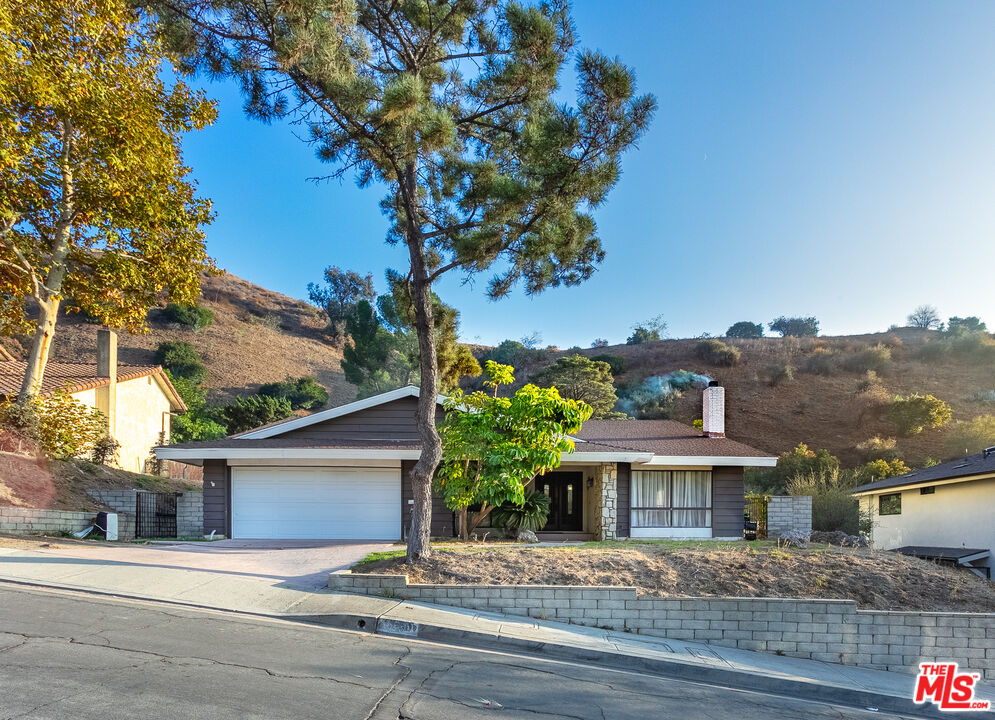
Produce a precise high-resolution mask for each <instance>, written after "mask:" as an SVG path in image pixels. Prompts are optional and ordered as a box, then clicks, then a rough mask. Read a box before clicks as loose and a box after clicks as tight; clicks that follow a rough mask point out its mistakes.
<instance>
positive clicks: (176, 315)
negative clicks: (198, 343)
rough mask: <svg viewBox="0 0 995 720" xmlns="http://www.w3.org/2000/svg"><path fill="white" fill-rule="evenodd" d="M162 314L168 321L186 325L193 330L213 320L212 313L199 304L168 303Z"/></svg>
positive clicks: (203, 326)
mask: <svg viewBox="0 0 995 720" xmlns="http://www.w3.org/2000/svg"><path fill="white" fill-rule="evenodd" d="M163 314H164V315H165V316H166V319H167V320H169V321H170V322H174V323H179V324H180V325H186V326H187V327H191V328H193V329H194V330H200V329H201V328H205V327H207V326H208V325H210V324H211V323H212V322H214V313H212V312H211V311H210V310H208V309H207V308H205V307H201V306H200V305H181V304H179V303H169V304H168V305H166V309H165V310H164V311H163Z"/></svg>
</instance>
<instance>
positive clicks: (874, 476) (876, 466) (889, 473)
mask: <svg viewBox="0 0 995 720" xmlns="http://www.w3.org/2000/svg"><path fill="white" fill-rule="evenodd" d="M909 472H912V468H910V467H909V466H908V465H906V464H905V463H904V462H902V461H901V460H899V459H898V458H892V459H891V460H885V459H884V458H879V459H877V460H871V461H870V462H868V463H865V464H864V465H863V466H862V467H861V468H860V469H859V470H857V478H858V479H859V481H860V482H861V483H869V482H874V481H875V480H887V479H888V478H893V477H898V476H899V475H904V474H905V473H909Z"/></svg>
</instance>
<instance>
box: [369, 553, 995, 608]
mask: <svg viewBox="0 0 995 720" xmlns="http://www.w3.org/2000/svg"><path fill="white" fill-rule="evenodd" d="M621 545H622V544H620V543H603V544H590V545H589V546H587V547H563V548H555V547H554V548H549V547H542V548H515V549H510V548H496V547H491V548H486V547H485V548H481V547H476V548H474V547H470V548H455V547H450V548H448V549H443V548H440V549H439V550H438V551H436V552H435V553H434V554H433V556H432V558H431V559H429V560H427V561H423V562H420V563H418V564H417V565H415V566H408V565H406V564H405V563H404V558H403V557H383V556H381V559H371V560H372V562H364V563H362V565H361V566H360V567H358V568H356V570H357V571H358V572H386V573H398V574H407V575H408V576H409V578H410V580H411V582H421V583H443V584H469V585H493V584H500V585H505V584H527V585H624V586H635V587H636V588H637V589H638V591H639V592H640V593H642V594H646V595H652V596H659V597H682V596H720V597H808V598H833V599H847V600H854V601H855V602H856V603H857V605H858V606H859V607H862V608H873V609H878V610H930V611H941V610H944V611H958V612H995V584H993V583H991V582H987V581H984V580H981V579H980V578H977V577H976V576H974V575H972V574H970V573H969V572H967V571H965V570H954V569H952V568H949V567H946V566H942V565H938V564H936V563H932V562H927V561H925V560H919V559H916V558H908V557H905V556H902V555H898V554H896V553H890V552H880V551H873V550H866V549H864V550H855V549H841V548H828V547H822V548H818V549H810V550H790V551H789V550H781V549H778V548H776V547H773V546H770V545H765V546H760V547H759V549H754V548H753V547H751V546H749V545H745V544H739V545H727V546H722V545H719V544H706V543H702V544H701V545H700V546H699V547H698V548H697V549H696V548H695V547H693V546H688V545H686V544H685V545H683V546H682V545H680V544H677V545H676V546H675V545H674V544H670V543H626V544H625V545H628V546H629V547H622V546H621Z"/></svg>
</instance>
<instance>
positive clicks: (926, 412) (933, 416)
mask: <svg viewBox="0 0 995 720" xmlns="http://www.w3.org/2000/svg"><path fill="white" fill-rule="evenodd" d="M952 416H953V413H952V412H951V410H950V406H949V405H947V404H946V403H945V402H943V401H942V400H940V399H939V398H938V397H936V396H935V395H920V394H919V393H912V394H911V395H906V396H905V397H902V396H901V395H896V396H895V398H894V399H893V400H892V401H891V406H890V407H889V408H888V418H889V419H890V420H891V422H893V423H894V424H895V427H896V428H897V430H898V432H899V434H900V435H903V436H904V437H911V436H913V435H918V434H919V433H921V432H922V431H923V430H928V429H931V428H936V427H941V426H943V425H946V424H947V423H948V422H950V418H951V417H952Z"/></svg>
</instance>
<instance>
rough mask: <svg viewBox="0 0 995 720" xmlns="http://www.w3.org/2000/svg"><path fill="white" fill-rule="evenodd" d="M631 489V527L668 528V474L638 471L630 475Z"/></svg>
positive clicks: (655, 471) (657, 471) (658, 471)
mask: <svg viewBox="0 0 995 720" xmlns="http://www.w3.org/2000/svg"><path fill="white" fill-rule="evenodd" d="M631 487H632V495H631V497H630V499H629V503H630V504H631V506H632V508H633V510H632V526H633V527H670V473H669V472H665V471H662V470H638V471H636V472H633V473H632V485H631ZM657 508H660V509H657Z"/></svg>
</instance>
